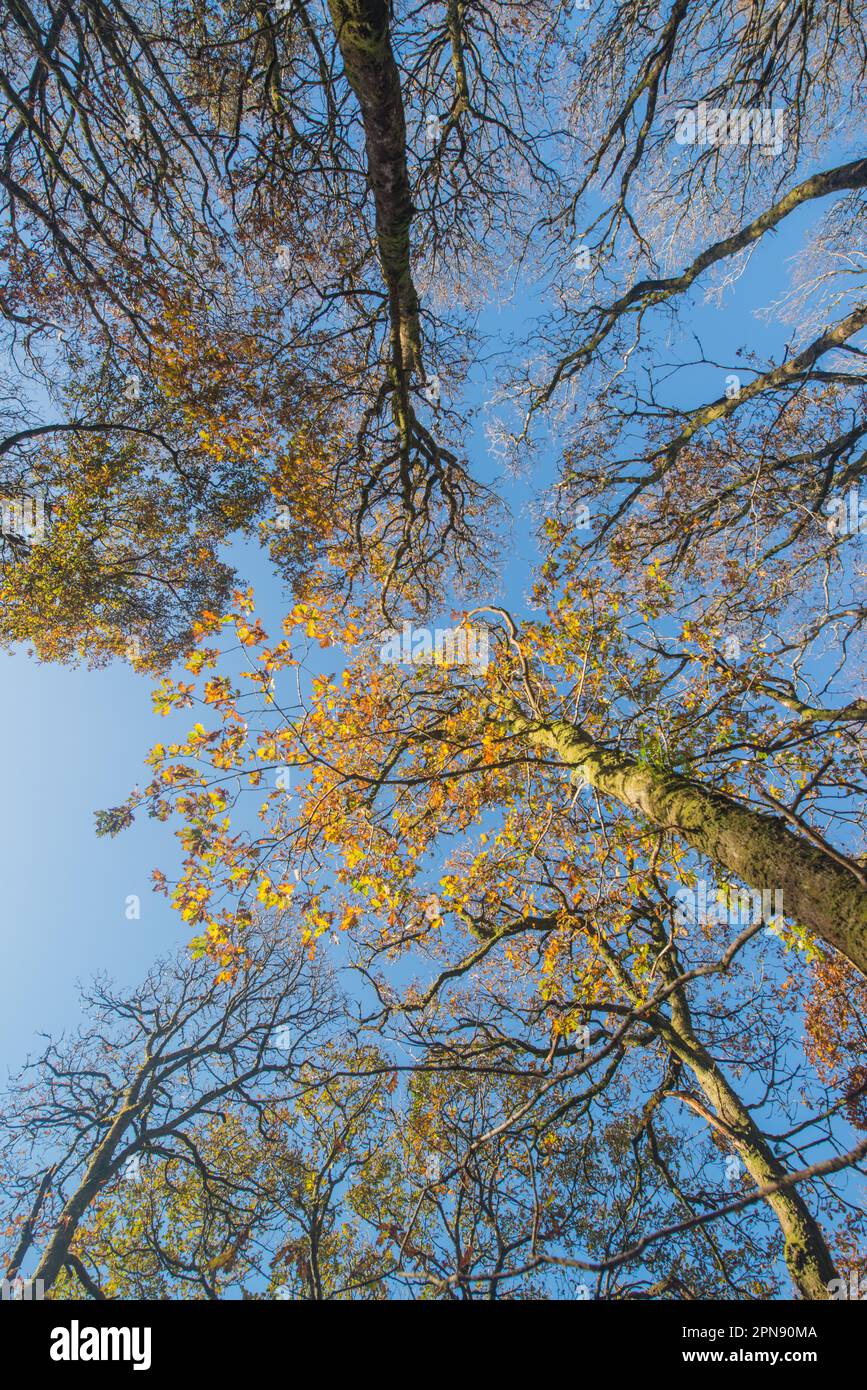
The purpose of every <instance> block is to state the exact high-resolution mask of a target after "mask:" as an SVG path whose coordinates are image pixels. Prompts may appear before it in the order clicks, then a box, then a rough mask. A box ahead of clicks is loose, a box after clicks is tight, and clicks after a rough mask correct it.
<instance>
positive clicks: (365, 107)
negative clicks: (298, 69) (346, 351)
mask: <svg viewBox="0 0 867 1390" xmlns="http://www.w3.org/2000/svg"><path fill="white" fill-rule="evenodd" d="M329 10H330V12H331V21H332V24H333V25H334V32H335V34H336V35H337V43H338V46H339V48H340V54H341V57H342V58H343V67H344V70H345V72H346V78H347V81H348V82H349V85H350V87H351V88H352V90H353V92H354V93H355V96H356V98H357V100H358V105H359V107H360V108H361V119H362V122H363V124H364V140H365V147H366V151H367V173H368V178H369V179H370V185H371V188H372V189H373V199H374V205H375V208H376V244H377V250H378V253H379V261H380V265H381V266H382V273H383V278H384V279H385V284H386V288H387V290H388V299H389V308H390V314H391V327H392V347H393V350H394V353H395V358H396V365H397V366H398V368H399V369H400V370H402V371H403V372H406V373H410V372H417V373H418V375H419V376H423V375H424V368H423V366H422V358H421V333H420V329H419V318H418V311H419V302H418V294H417V293H416V288H415V285H414V283H413V278H412V267H411V264H410V241H409V238H410V227H411V225H412V217H413V212H414V208H413V204H412V195H411V191H410V186H409V174H408V171H407V163H406V117H405V114H404V107H403V95H402V92H401V86H400V73H399V72H398V68H397V64H396V62H395V60H394V54H393V52H392V48H391V39H390V36H389V28H388V6H387V4H386V3H384V0H329Z"/></svg>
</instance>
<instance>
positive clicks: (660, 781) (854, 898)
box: [508, 705, 867, 975]
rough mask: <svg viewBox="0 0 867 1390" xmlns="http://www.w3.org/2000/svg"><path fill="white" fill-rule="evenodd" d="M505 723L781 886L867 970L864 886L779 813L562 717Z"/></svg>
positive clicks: (696, 845) (799, 915) (723, 858)
mask: <svg viewBox="0 0 867 1390" xmlns="http://www.w3.org/2000/svg"><path fill="white" fill-rule="evenodd" d="M508 722H509V727H510V728H511V729H512V731H513V733H515V734H517V735H519V736H520V737H521V738H523V739H524V740H525V741H526V742H527V743H528V744H530V745H531V746H532V747H534V748H547V749H550V751H551V752H552V753H556V754H557V756H558V757H559V758H561V759H562V761H563V762H564V763H567V764H568V765H569V766H570V767H574V768H577V769H579V770H580V772H581V773H582V774H583V775H584V777H586V779H587V781H588V782H589V783H590V785H591V786H593V787H596V788H597V790H598V791H600V792H603V793H604V794H605V795H606V796H610V797H613V798H614V799H615V800H616V801H619V802H621V804H622V805H624V806H629V807H631V808H632V809H633V810H635V811H638V812H640V813H641V814H642V815H644V816H646V817H647V819H648V820H649V821H651V822H652V824H653V825H656V826H658V827H659V828H660V829H662V830H671V831H674V832H675V833H676V834H678V835H680V836H682V837H683V839H684V840H686V842H687V843H688V844H689V845H691V846H692V847H693V849H695V850H697V851H698V852H699V853H700V854H704V855H707V857H708V858H709V859H712V860H713V861H714V862H715V863H717V864H719V865H721V866H722V867H723V868H724V869H727V870H728V871H729V872H730V873H732V874H735V875H737V877H738V878H740V879H742V880H743V881H744V882H745V883H746V884H748V885H749V886H750V887H751V888H759V889H775V890H778V891H781V892H782V895H783V911H784V913H785V914H786V916H789V917H791V918H793V919H794V920H795V921H797V922H799V923H801V924H802V925H803V926H806V927H809V928H810V929H811V930H812V931H814V932H815V933H816V934H817V936H820V937H821V938H822V940H823V941H826V942H827V943H828V945H830V946H833V947H834V948H835V949H836V950H838V951H840V952H841V953H842V954H843V955H844V956H846V957H847V959H848V960H850V961H851V962H852V964H853V965H854V966H856V967H857V969H858V970H860V971H861V973H862V974H863V975H867V891H865V890H864V889H863V888H862V887H861V885H860V884H859V883H858V881H857V879H856V878H855V876H854V875H853V874H851V873H850V872H849V870H848V869H847V868H846V867H845V866H844V865H842V864H839V863H837V861H836V860H834V859H832V858H831V857H830V856H829V855H827V854H825V853H823V851H822V850H821V849H819V848H817V847H816V846H815V845H811V844H809V843H807V841H806V840H803V839H802V838H800V837H799V836H797V835H795V834H793V833H792V831H790V830H789V829H788V828H787V827H786V826H785V825H784V824H783V822H782V821H781V820H780V819H779V818H778V817H776V816H769V815H766V814H765V813H764V812H762V811H754V810H751V809H750V808H749V807H746V806H739V805H737V804H736V803H735V802H733V801H730V800H729V799H728V797H726V796H724V795H723V794H722V793H721V792H716V791H713V790H710V789H708V788H706V787H701V786H699V785H697V784H696V783H694V782H691V781H689V779H688V778H686V777H681V776H680V775H679V774H678V773H676V772H668V771H656V770H654V769H653V768H651V767H648V766H646V765H645V764H643V763H639V762H638V761H637V760H636V759H635V758H632V757H630V756H628V755H625V754H621V753H615V752H612V751H611V750H609V749H607V748H605V747H604V746H603V745H601V744H599V743H597V742H596V741H595V740H594V739H593V738H591V737H590V735H589V734H586V733H584V732H583V730H581V729H580V728H578V727H577V726H576V725H574V724H570V723H568V722H567V721H566V720H552V721H550V722H541V721H539V720H532V719H528V718H527V717H526V715H524V714H523V712H522V711H520V709H519V708H518V706H517V705H515V707H514V710H513V713H512V714H511V715H510V717H509V721H508Z"/></svg>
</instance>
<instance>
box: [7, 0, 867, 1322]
mask: <svg viewBox="0 0 867 1390" xmlns="http://www.w3.org/2000/svg"><path fill="white" fill-rule="evenodd" d="M0 92H2V98H3V101H4V109H5V113H6V114H5V117H4V123H3V134H2V138H0V189H2V194H0V198H2V233H0V235H2V243H0V259H2V266H3V272H4V273H3V284H2V288H0V310H2V315H3V332H4V358H3V363H4V366H3V379H2V383H0V384H2V395H0V412H2V413H0V432H2V438H0V493H2V497H3V498H4V499H5V501H4V502H3V520H2V536H0V640H2V641H3V642H5V643H6V644H7V645H10V646H13V647H15V648H19V647H25V648H26V647H29V648H30V649H31V651H32V652H34V653H35V654H36V655H37V657H38V658H39V659H41V660H43V661H62V662H69V663H83V664H85V665H100V664H103V663H105V662H108V661H111V660H115V659H121V658H126V659H128V660H130V661H132V662H133V664H134V665H135V666H136V667H137V668H138V669H141V670H144V671H149V672H151V673H153V675H154V677H155V679H156V680H157V682H158V684H157V686H156V689H155V690H154V695H153V700H154V708H155V713H156V714H157V715H158V716H164V717H165V718H166V719H167V721H168V726H169V728H170V733H169V734H168V735H166V736H165V741H164V742H159V743H156V744H155V745H154V746H153V748H152V749H151V751H150V753H149V754H148V755H147V775H146V777H145V778H144V779H141V781H142V782H143V785H140V786H139V785H137V786H136V787H135V789H134V790H133V791H132V792H131V793H130V794H129V796H128V798H126V799H123V800H122V801H121V802H120V803H119V804H118V805H116V806H113V807H110V808H102V809H100V810H99V811H98V813H97V822H96V824H97V831H98V833H100V834H108V835H115V834H118V833H120V832H122V831H124V832H125V831H128V832H129V833H130V834H135V829H134V822H135V821H136V820H137V818H140V817H142V816H144V815H148V816H150V817H153V818H155V819H156V820H158V821H160V822H164V823H165V826H166V834H167V836H170V835H171V833H172V831H174V833H175V834H176V835H177V836H178V837H179V840H180V844H181V846H182V850H183V865H182V870H181V873H180V875H179V876H178V877H175V876H172V877H171V878H169V877H167V876H166V874H165V873H164V872H163V871H162V870H161V869H160V867H159V866H158V865H157V866H154V885H155V888H156V890H157V891H158V892H163V893H165V894H166V895H167V896H168V898H169V899H170V900H171V901H172V902H173V904H174V906H175V907H176V908H177V910H178V913H179V916H180V918H181V920H182V922H183V923H186V924H187V945H186V947H185V950H184V951H183V952H182V953H181V955H180V956H179V957H178V959H177V960H176V961H174V962H171V963H164V964H163V965H161V966H160V967H159V968H156V967H155V971H154V974H153V975H152V976H151V977H149V979H148V981H147V982H146V983H145V985H143V986H142V987H141V989H140V990H139V991H138V992H136V993H134V994H132V995H130V996H128V997H127V996H124V994H123V992H122V991H121V992H118V991H117V990H115V989H114V987H113V986H110V985H109V984H108V982H106V981H102V982H98V983H97V985H95V986H94V989H93V991H92V992H91V994H90V995H89V996H88V998H89V1007H90V1009H91V1012H92V1016H93V1018H94V1019H95V1022H94V1024H93V1028H92V1029H91V1030H90V1031H85V1032H83V1033H82V1035H81V1036H80V1037H79V1038H77V1039H74V1040H60V1041H58V1042H57V1043H55V1044H51V1045H50V1046H49V1048H48V1050H47V1051H46V1052H45V1053H44V1054H43V1055H41V1056H40V1057H38V1058H36V1059H35V1060H34V1062H33V1064H32V1073H31V1072H30V1071H28V1072H27V1073H25V1074H24V1075H23V1076H22V1077H20V1078H19V1079H18V1080H17V1081H16V1082H15V1083H14V1084H13V1085H12V1086H11V1089H10V1090H9V1092H8V1095H7V1099H6V1104H5V1107H4V1109H3V1110H2V1113H0V1136H2V1143H3V1144H5V1146H6V1150H7V1160H8V1164H9V1170H10V1172H11V1173H12V1174H13V1175H14V1177H13V1181H12V1182H11V1184H10V1192H9V1197H8V1199H7V1202H6V1207H7V1210H6V1211H5V1213H4V1226H5V1230H6V1235H7V1242H6V1243H7V1247H8V1248H7V1249H6V1264H7V1271H8V1274H9V1277H13V1276H14V1275H15V1274H16V1273H17V1272H19V1271H20V1270H21V1269H22V1268H24V1267H25V1266H26V1265H27V1262H28V1260H29V1261H30V1263H31V1264H32V1265H33V1269H34V1272H35V1274H34V1277H38V1278H44V1279H45V1280H46V1282H47V1285H48V1287H49V1294H50V1296H51V1297H58V1298H64V1297H70V1296H76V1295H80V1294H82V1293H83V1294H85V1295H86V1296H89V1297H95V1298H130V1297H169V1298H207V1299H219V1298H224V1297H232V1296H237V1295H238V1293H239V1291H240V1292H242V1293H243V1296H244V1297H247V1298H266V1297H267V1298H274V1297H286V1298H293V1299H294V1298H309V1299H315V1300H320V1299H330V1298H340V1299H344V1298H364V1299H391V1298H399V1297H407V1296H411V1297H425V1298H443V1299H453V1298H478V1297H486V1298H494V1299H496V1298H507V1299H510V1298H531V1297H548V1298H574V1297H588V1298H589V1297H593V1298H609V1299H636V1298H641V1299H648V1298H650V1299H661V1298H666V1299H695V1298H706V1299H726V1298H731V1297H734V1298H742V1299H759V1298H767V1297H779V1298H789V1297H793V1296H796V1297H799V1298H802V1299H806V1300H825V1299H828V1298H834V1297H837V1296H839V1295H838V1292H837V1291H838V1290H839V1289H840V1288H841V1287H843V1286H844V1284H845V1281H846V1279H847V1278H848V1277H849V1275H850V1274H851V1273H852V1272H855V1273H858V1272H859V1271H861V1270H863V1268H864V1260H865V1252H867V1230H865V1225H867V1210H865V1206H864V1201H863V1188H862V1187H861V1186H859V1184H861V1182H862V1179H863V1175H864V1173H865V1171H867V1170H865V1161H867V1137H865V1129H867V1106H865V1098H864V1097H865V1091H867V1032H865V1023H864V1017H865V1005H867V994H865V989H867V985H865V976H867V857H865V854H864V844H863V824H864V809H863V804H864V803H863V792H864V779H865V743H864V732H865V724H867V700H865V698H864V695H863V669H864V668H863V651H864V627H865V621H864V620H865V616H867V613H865V603H864V574H865V550H864V545H863V541H864V536H865V534H867V499H865V497H864V494H863V486H864V484H863V479H864V475H865V471H867V466H865V460H867V452H865V436H867V413H865V401H867V393H865V386H867V375H865V372H864V360H865V338H864V328H865V326H867V289H865V283H864V275H865V264H867V261H865V250H864V244H863V243H864V231H863V228H864V225H865V219H864V190H865V188H867V159H865V158H864V157H863V151H862V149H861V145H862V143H863V129H864V103H865V95H867V29H865V26H864V14H863V10H862V7H860V6H858V5H856V4H853V3H847V0H843V2H842V3H839V4H836V5H834V6H825V7H813V6H803V5H795V4H792V3H790V0H775V3H767V0H743V3H741V2H740V0H738V2H737V3H734V0H698V2H697V3H689V0H660V3H647V2H646V0H623V2H622V3H616V0H611V2H610V3H608V2H607V0H606V3H602V4H600V5H598V6H596V5H594V6H593V7H590V6H587V7H586V8H585V7H584V6H582V5H580V4H579V5H568V6H567V5H565V4H561V3H559V0H530V3H521V4H518V3H512V0H424V3H421V4H418V5H405V4H394V5H386V4H385V3H384V0H328V3H327V4H321V5H317V4H314V3H307V0H276V3H264V2H263V0H193V3H175V0H136V3H134V4H128V5H117V4H112V5H107V4H103V3H102V0H75V3H69V0H50V2H48V0H46V3H40V4H24V3H19V0H9V6H8V13H7V16H6V18H5V19H4V21H3V28H2V38H0ZM776 246H783V247H784V248H785V254H786V258H787V264H786V266H785V267H784V268H779V267H778V268H777V269H778V281H777V280H774V281H773V283H772V285H771V287H770V289H767V288H766V286H765V285H764V284H763V283H757V280H761V277H763V276H767V277H768V278H769V279H770V277H771V272H772V268H773V261H774V252H773V248H774V247H776ZM757 266H758V268H759V269H758V272H756V267H757ZM768 295H771V296H772V298H771V299H770V302H768ZM751 324H756V325H759V324H760V325H761V326H760V327H759V326H756V327H755V329H753V328H752V327H751ZM733 334H734V335H741V336H740V337H739V338H737V340H736V338H734V337H733V336H732V335H733ZM528 554H529V560H528ZM525 561H527V563H525ZM251 577H255V579H256V584H255V585H253V584H252V583H251ZM187 711H191V713H190V714H189V715H187V713H186V712H187ZM190 722H192V728H189V727H188V726H189V723H190ZM131 780H133V779H131ZM278 1034H279V1038H278ZM142 1049H143V1052H142ZM142 1056H143V1057H144V1060H143V1061H142ZM216 1059H219V1060H216ZM275 1059H276V1060H275ZM139 1160H140V1161H139ZM131 1162H132V1163H133V1166H134V1167H135V1170H136V1171H135V1172H134V1173H133V1175H132V1178H130V1173H129V1171H128V1166H129V1164H130V1163H131ZM34 1261H35V1263H34Z"/></svg>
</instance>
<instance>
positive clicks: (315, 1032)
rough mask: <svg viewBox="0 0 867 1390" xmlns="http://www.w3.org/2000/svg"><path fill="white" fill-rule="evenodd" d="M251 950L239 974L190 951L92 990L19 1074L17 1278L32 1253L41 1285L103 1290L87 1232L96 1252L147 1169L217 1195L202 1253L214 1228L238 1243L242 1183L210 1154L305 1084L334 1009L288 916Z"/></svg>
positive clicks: (10, 1139)
mask: <svg viewBox="0 0 867 1390" xmlns="http://www.w3.org/2000/svg"><path fill="white" fill-rule="evenodd" d="M248 946H249V950H248V952H247V954H246V958H245V961H244V966H243V969H241V970H239V971H237V972H236V973H235V974H234V975H233V977H231V978H226V972H223V976H222V977H215V974H214V971H213V969H212V968H211V965H210V962H206V961H205V960H204V958H199V959H194V958H191V957H190V955H189V954H188V953H186V952H185V953H184V954H183V955H182V956H181V957H180V958H179V959H178V960H177V961H175V962H171V961H166V962H162V963H159V964H158V965H156V966H155V967H154V968H153V969H152V971H151V972H150V974H149V975H148V977H147V979H146V980H145V982H144V983H143V984H142V985H141V986H140V987H139V988H138V989H137V990H135V991H134V992H132V993H131V994H123V993H121V992H119V991H117V990H116V989H115V988H114V987H113V986H111V985H110V983H109V982H108V981H107V980H97V981H95V982H94V984H93V985H92V986H91V988H90V989H89V990H88V991H87V992H85V994H84V996H83V999H84V1003H85V1005H86V1007H87V1009H88V1012H89V1013H90V1015H91V1018H92V1020H93V1022H92V1024H91V1026H90V1027H89V1028H88V1029H86V1030H82V1031H80V1032H79V1033H78V1034H76V1035H75V1036H73V1037H70V1038H67V1039H61V1040H60V1041H58V1042H57V1043H53V1042H49V1044H48V1046H47V1047H46V1049H45V1051H44V1052H43V1054H42V1055H41V1056H40V1057H39V1058H38V1059H36V1061H34V1062H32V1063H29V1064H28V1065H27V1066H26V1067H25V1069H24V1071H23V1072H22V1073H21V1074H20V1076H19V1077H18V1078H17V1079H16V1081H15V1082H14V1084H13V1086H12V1088H11V1090H10V1091H9V1093H8V1094H7V1097H6V1102H5V1105H4V1108H3V1116H2V1121H3V1123H2V1134H3V1145H4V1150H5V1165H4V1166H5V1167H6V1171H7V1173H8V1174H9V1184H8V1189H7V1221H8V1226H7V1230H8V1231H9V1232H11V1234H12V1242H13V1244H12V1249H11V1252H10V1254H9V1256H8V1259H7V1274H6V1277H8V1278H13V1277H15V1275H16V1274H17V1273H18V1271H19V1270H20V1269H21V1267H22V1266H23V1263H24V1261H25V1259H27V1257H28V1254H29V1251H30V1250H31V1249H32V1248H34V1247H35V1248H36V1249H37V1251H38V1255H37V1258H36V1262H35V1266H34V1271H33V1276H32V1277H33V1278H34V1279H41V1280H43V1281H44V1285H45V1288H46V1290H50V1289H51V1288H52V1287H53V1285H54V1283H55V1281H56V1280H57V1279H58V1278H59V1277H60V1275H61V1273H62V1272H63V1271H64V1270H66V1271H67V1272H68V1273H70V1275H72V1276H75V1277H76V1278H77V1279H78V1280H79V1281H80V1282H83V1283H84V1286H85V1288H86V1289H87V1291H88V1292H92V1291H93V1288H92V1286H93V1287H98V1285H96V1284H95V1281H94V1280H93V1279H92V1278H91V1277H90V1276H88V1277H89V1278H90V1282H88V1279H87V1278H84V1271H85V1266H84V1265H83V1264H82V1259H81V1254H80V1253H79V1241H80V1236H81V1239H82V1244H81V1246H80V1248H81V1249H82V1251H86V1249H87V1227H88V1223H90V1222H93V1221H96V1223H97V1225H98V1226H99V1225H100V1223H102V1225H103V1227H104V1215H103V1213H104V1208H105V1204H106V1196H107V1195H108V1196H109V1197H111V1196H115V1195H116V1194H117V1192H118V1191H119V1190H123V1189H124V1187H125V1185H126V1184H127V1183H133V1184H135V1183H136V1182H137V1181H138V1180H139V1178H140V1177H141V1176H142V1172H143V1170H144V1171H145V1173H146V1171H147V1168H148V1165H149V1164H151V1163H155V1164H157V1165H160V1166H161V1167H162V1168H163V1170H164V1171H165V1172H167V1173H168V1174H169V1176H170V1179H171V1182H172V1184H173V1185H176V1186H177V1187H178V1190H179V1192H180V1194H181V1197H186V1199H187V1200H189V1197H188V1195H187V1194H186V1189H188V1188H192V1189H193V1191H194V1193H197V1194H199V1195H201V1192H202V1190H205V1191H206V1192H207V1196H208V1200H209V1202H210V1203H211V1207H210V1223H209V1228H208V1229H205V1230H204V1231H203V1233H202V1239H203V1241H204V1243H205V1249H208V1248H209V1244H210V1242H212V1241H213V1238H214V1228H216V1230H217V1232H218V1234H219V1237H220V1239H222V1240H223V1241H224V1242H225V1241H226V1240H229V1239H235V1240H236V1241H238V1242H240V1241H241V1238H242V1236H244V1232H245V1229H246V1227H245V1226H244V1218H243V1216H242V1217H241V1218H239V1216H238V1208H239V1198H238V1193H237V1192H236V1181H237V1182H238V1183H240V1181H241V1174H240V1172H234V1173H233V1172H232V1171H228V1170H227V1169H226V1168H225V1164H224V1166H223V1168H222V1170H220V1168H219V1166H215V1165H213V1156H214V1149H215V1144H216V1142H217V1140H219V1139H220V1138H221V1137H222V1141H223V1142H225V1140H226V1135H227V1133H228V1134H231V1132H232V1127H233V1124H237V1123H238V1122H239V1120H240V1122H241V1123H245V1124H247V1125H251V1126H255V1125H257V1124H260V1123H262V1122H263V1117H265V1116H267V1114H268V1111H269V1109H270V1108H271V1107H273V1106H274V1105H275V1104H279V1103H281V1102H282V1103H286V1102H287V1101H288V1100H289V1099H290V1098H291V1097H292V1096H293V1095H295V1094H297V1093H298V1087H299V1084H300V1086H301V1088H302V1089H303V1085H304V1083H303V1082H301V1081H300V1074H301V1071H302V1069H303V1065H304V1064H305V1063H306V1062H308V1061H309V1059H310V1058H311V1057H314V1056H315V1053H316V1049H317V1047H319V1046H320V1043H321V1039H322V1038H323V1037H324V1036H325V1035H326V1033H327V1030H328V1029H329V1027H333V1026H334V1022H335V1018H336V1011H337V1009H338V1001H337V997H336V995H335V992H334V989H333V986H332V984H331V983H330V981H329V979H328V977H327V975H326V974H325V973H324V972H323V970H322V969H321V968H320V967H319V966H318V965H317V964H316V963H314V962H311V961H309V959H308V957H307V955H306V953H305V952H304V951H303V950H301V949H300V948H299V946H298V943H297V941H293V938H292V936H291V934H290V932H289V931H288V930H287V924H286V923H285V922H284V923H282V924H278V925H276V926H274V925H272V926H271V927H270V928H267V927H266V928H264V929H256V931H255V932H251V935H250V937H249V938H248ZM229 973H230V974H231V972H229ZM221 1125H222V1128H221ZM223 1162H224V1161H223ZM214 1211H216V1213H217V1216H216V1219H215V1218H214V1216H213V1213H214ZM247 1219H249V1214H248V1218H247Z"/></svg>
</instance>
